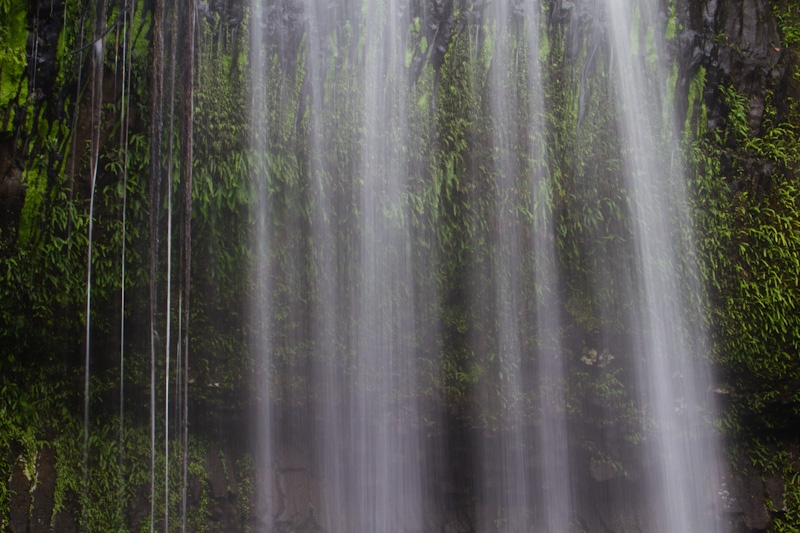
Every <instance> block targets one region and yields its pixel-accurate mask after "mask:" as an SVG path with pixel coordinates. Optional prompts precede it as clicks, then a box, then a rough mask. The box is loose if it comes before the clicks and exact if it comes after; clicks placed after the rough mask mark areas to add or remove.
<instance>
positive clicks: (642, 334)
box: [605, 0, 721, 532]
mask: <svg viewBox="0 0 800 533" xmlns="http://www.w3.org/2000/svg"><path fill="white" fill-rule="evenodd" d="M656 7H657V6H656V2H654V1H647V2H631V1H628V0H607V1H606V3H605V8H606V9H607V13H606V17H607V21H608V31H609V33H610V42H611V49H612V55H613V67H614V70H613V73H614V75H615V77H616V88H617V109H618V112H617V120H618V124H619V128H620V131H621V133H622V152H623V172H624V178H625V184H626V187H627V188H628V191H629V194H630V203H631V219H632V224H631V225H632V232H633V236H634V243H633V249H634V257H635V259H636V268H635V273H634V287H632V289H631V293H632V302H631V305H630V307H629V315H628V320H629V324H630V329H631V331H633V332H634V333H633V337H634V339H633V341H632V342H633V349H634V351H635V352H636V354H635V360H634V364H635V365H636V368H637V372H636V374H637V379H638V382H639V383H638V388H639V390H640V395H641V402H642V405H643V406H644V408H645V409H646V411H648V415H649V416H652V417H653V420H654V423H655V429H654V431H653V432H652V434H651V435H650V436H648V437H647V439H648V440H647V442H646V446H645V447H646V452H645V453H646V454H647V458H646V462H648V463H650V464H654V465H655V468H654V472H652V473H651V476H650V477H649V478H648V479H647V483H646V486H647V489H648V490H647V497H648V499H649V500H650V506H651V508H652V509H653V510H654V513H655V520H654V522H653V523H654V529H653V531H655V530H656V529H655V528H657V530H658V531H665V532H671V531H704V532H705V531H719V530H720V529H721V525H720V524H719V519H718V517H716V516H715V513H714V512H712V510H713V508H714V506H713V505H712V504H711V502H710V501H709V496H710V495H713V494H714V487H715V486H716V484H717V483H718V473H717V472H716V470H715V468H716V465H717V459H716V454H717V451H716V450H715V449H714V441H713V439H712V435H711V434H710V432H709V430H708V429H704V420H703V417H707V416H708V415H709V413H708V409H709V406H710V405H712V404H711V400H710V397H709V396H710V390H709V386H708V384H709V383H710V376H709V370H708V368H707V365H706V364H704V363H703V360H702V359H701V356H702V355H703V350H704V349H706V344H705V339H706V336H707V334H706V332H705V331H703V330H702V320H701V316H702V315H701V314H700V309H698V308H696V307H695V308H692V305H691V297H692V293H694V292H697V291H698V290H699V287H698V283H697V279H698V277H697V274H696V272H694V269H695V268H696V267H695V266H694V265H692V264H691V263H690V261H691V257H692V253H691V250H692V244H693V243H692V242H691V239H690V238H688V237H686V235H687V233H689V232H688V231H687V230H686V228H681V227H680V224H684V225H685V224H686V222H685V221H686V220H689V215H688V213H687V205H686V191H685V188H686V185H685V182H684V180H685V178H684V173H683V169H682V168H681V166H680V164H679V160H680V158H679V157H678V158H674V157H672V153H673V152H674V150H675V149H676V147H675V146H674V143H675V137H676V133H675V132H677V128H676V127H675V122H674V118H673V114H674V113H673V112H672V109H671V106H672V104H671V102H668V101H666V100H665V99H664V94H665V92H666V87H664V86H662V85H660V84H659V80H665V79H667V77H666V76H665V75H664V72H663V71H660V70H659V65H660V63H659V61H658V58H659V55H660V54H663V44H662V42H661V38H660V35H663V31H659V27H658V24H657V22H658V21H657V16H656ZM662 121H664V123H662ZM665 137H666V138H665ZM664 150H668V151H669V152H668V153H667V155H664V153H663V151H664ZM665 160H667V161H669V163H670V164H667V165H665V164H664V161H665ZM681 230H683V231H681ZM692 311H694V313H692Z"/></svg>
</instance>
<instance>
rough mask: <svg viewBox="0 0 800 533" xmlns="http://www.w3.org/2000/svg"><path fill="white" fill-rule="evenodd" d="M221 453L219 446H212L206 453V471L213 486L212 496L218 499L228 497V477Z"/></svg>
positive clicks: (209, 482)
mask: <svg viewBox="0 0 800 533" xmlns="http://www.w3.org/2000/svg"><path fill="white" fill-rule="evenodd" d="M219 453H220V452H219V450H218V449H217V448H211V450H209V452H208V453H206V472H208V484H209V485H210V486H211V497H212V498H214V499H217V500H220V499H223V498H227V497H228V479H227V477H226V476H225V470H224V469H223V466H222V461H220V458H219Z"/></svg>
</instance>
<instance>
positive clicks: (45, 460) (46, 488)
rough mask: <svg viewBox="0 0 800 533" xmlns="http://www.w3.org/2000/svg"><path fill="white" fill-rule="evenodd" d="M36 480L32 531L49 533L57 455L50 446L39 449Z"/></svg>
mask: <svg viewBox="0 0 800 533" xmlns="http://www.w3.org/2000/svg"><path fill="white" fill-rule="evenodd" d="M36 480H37V483H36V487H35V488H34V491H33V510H32V513H31V520H30V533H49V532H50V530H51V528H50V520H51V518H52V516H53V505H54V501H53V497H54V495H55V492H56V468H55V456H54V454H53V451H52V450H51V449H50V448H44V449H42V450H40V451H39V457H38V461H37V466H36Z"/></svg>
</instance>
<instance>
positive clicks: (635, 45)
mask: <svg viewBox="0 0 800 533" xmlns="http://www.w3.org/2000/svg"><path fill="white" fill-rule="evenodd" d="M640 23H641V12H640V10H639V4H634V6H633V17H632V19H631V33H630V42H631V55H632V56H634V57H635V56H637V55H639V46H640V45H639V26H640Z"/></svg>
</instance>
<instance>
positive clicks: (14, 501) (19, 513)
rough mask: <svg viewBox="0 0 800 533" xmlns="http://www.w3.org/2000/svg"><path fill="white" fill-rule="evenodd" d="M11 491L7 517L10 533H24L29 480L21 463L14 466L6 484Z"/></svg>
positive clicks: (29, 506)
mask: <svg viewBox="0 0 800 533" xmlns="http://www.w3.org/2000/svg"><path fill="white" fill-rule="evenodd" d="M8 488H9V490H10V491H11V505H10V511H11V512H10V517H9V524H8V525H9V532H10V533H26V532H27V530H28V514H29V512H30V509H31V493H30V488H31V480H30V479H28V473H27V472H26V471H25V467H24V465H23V464H22V461H17V463H16V464H15V465H14V469H13V473H12V474H11V481H10V482H9V484H8Z"/></svg>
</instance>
